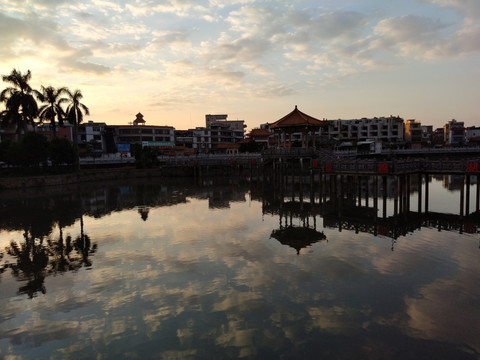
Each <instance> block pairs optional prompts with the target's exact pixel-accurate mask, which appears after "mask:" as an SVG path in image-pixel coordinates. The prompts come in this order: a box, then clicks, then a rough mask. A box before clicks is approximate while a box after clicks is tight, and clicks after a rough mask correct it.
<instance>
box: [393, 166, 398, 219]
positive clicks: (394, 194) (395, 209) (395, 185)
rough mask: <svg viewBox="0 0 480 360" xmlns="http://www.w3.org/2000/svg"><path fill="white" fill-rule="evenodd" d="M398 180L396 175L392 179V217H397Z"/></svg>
mask: <svg viewBox="0 0 480 360" xmlns="http://www.w3.org/2000/svg"><path fill="white" fill-rule="evenodd" d="M398 180H399V176H398V175H396V176H394V178H393V182H394V185H393V215H394V216H397V215H398Z"/></svg>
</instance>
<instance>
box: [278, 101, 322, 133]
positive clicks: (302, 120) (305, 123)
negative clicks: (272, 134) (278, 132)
mask: <svg viewBox="0 0 480 360" xmlns="http://www.w3.org/2000/svg"><path fill="white" fill-rule="evenodd" d="M324 124H325V121H322V120H318V119H316V118H314V117H313V116H310V115H307V114H305V113H303V112H301V111H300V110H298V108H297V105H295V109H294V110H293V111H292V112H291V113H289V114H287V115H285V116H284V117H282V118H281V119H280V120H277V121H275V122H274V123H273V124H271V125H270V129H280V128H305V127H321V126H323V125H324Z"/></svg>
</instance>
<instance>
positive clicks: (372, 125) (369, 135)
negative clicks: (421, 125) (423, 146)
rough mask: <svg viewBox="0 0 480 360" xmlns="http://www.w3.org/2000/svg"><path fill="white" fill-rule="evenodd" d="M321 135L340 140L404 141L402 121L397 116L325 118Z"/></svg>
mask: <svg viewBox="0 0 480 360" xmlns="http://www.w3.org/2000/svg"><path fill="white" fill-rule="evenodd" d="M326 122H327V127H326V129H323V130H322V135H327V136H328V137H329V138H335V139H337V140H340V141H354V142H358V141H365V140H369V139H374V140H376V141H381V142H383V143H386V144H388V143H399V142H403V141H404V121H403V119H402V118H400V117H399V116H390V117H379V118H377V117H374V118H370V119H367V118H361V119H352V120H342V119H338V120H326Z"/></svg>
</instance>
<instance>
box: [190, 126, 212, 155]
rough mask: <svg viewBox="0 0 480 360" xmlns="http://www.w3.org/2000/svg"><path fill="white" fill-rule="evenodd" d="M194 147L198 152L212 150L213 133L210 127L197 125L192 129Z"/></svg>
mask: <svg viewBox="0 0 480 360" xmlns="http://www.w3.org/2000/svg"><path fill="white" fill-rule="evenodd" d="M192 148H193V150H194V151H195V152H197V153H207V152H210V150H211V148H212V134H211V131H210V129H209V128H206V127H197V128H195V129H192Z"/></svg>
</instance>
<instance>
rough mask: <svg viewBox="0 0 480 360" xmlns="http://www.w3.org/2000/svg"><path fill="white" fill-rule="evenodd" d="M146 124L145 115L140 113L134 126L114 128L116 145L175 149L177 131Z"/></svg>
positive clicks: (117, 126)
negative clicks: (139, 145) (140, 145)
mask: <svg viewBox="0 0 480 360" xmlns="http://www.w3.org/2000/svg"><path fill="white" fill-rule="evenodd" d="M145 124H146V121H145V119H144V118H143V115H142V114H141V113H138V114H137V115H136V119H135V120H134V121H133V123H132V124H130V125H116V126H114V128H115V139H116V143H117V144H142V145H144V146H155V147H173V146H174V145H175V129H174V128H173V127H172V126H159V125H145Z"/></svg>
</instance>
